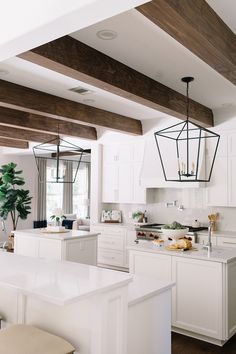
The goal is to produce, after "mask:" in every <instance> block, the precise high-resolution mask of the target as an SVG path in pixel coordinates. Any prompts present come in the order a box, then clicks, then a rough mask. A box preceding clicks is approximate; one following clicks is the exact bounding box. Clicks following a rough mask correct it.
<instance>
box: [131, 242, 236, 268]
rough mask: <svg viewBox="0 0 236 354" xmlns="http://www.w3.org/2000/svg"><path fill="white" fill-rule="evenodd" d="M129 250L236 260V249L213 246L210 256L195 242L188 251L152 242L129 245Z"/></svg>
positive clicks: (197, 257) (212, 260)
mask: <svg viewBox="0 0 236 354" xmlns="http://www.w3.org/2000/svg"><path fill="white" fill-rule="evenodd" d="M127 249H128V250H134V251H144V252H150V253H157V254H162V255H171V256H177V257H184V258H192V259H201V260H205V261H211V262H220V263H229V262H232V261H234V260H236V249H235V248H228V247H227V248H226V247H219V246H213V250H212V252H211V253H210V256H209V257H208V253H207V250H204V249H203V246H202V245H197V244H194V249H193V250H188V251H169V250H166V249H165V247H157V246H156V245H155V244H153V243H152V242H150V241H149V242H140V243H139V244H137V245H134V246H129V247H127Z"/></svg>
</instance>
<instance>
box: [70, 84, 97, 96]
mask: <svg viewBox="0 0 236 354" xmlns="http://www.w3.org/2000/svg"><path fill="white" fill-rule="evenodd" d="M69 91H72V92H75V93H78V94H79V95H88V94H89V93H92V91H91V90H88V89H86V88H84V87H82V86H77V87H73V88H71V89H69Z"/></svg>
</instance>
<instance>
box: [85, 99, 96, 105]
mask: <svg viewBox="0 0 236 354" xmlns="http://www.w3.org/2000/svg"><path fill="white" fill-rule="evenodd" d="M83 102H84V103H86V104H92V103H94V102H95V100H93V99H92V98H85V99H84V100H83Z"/></svg>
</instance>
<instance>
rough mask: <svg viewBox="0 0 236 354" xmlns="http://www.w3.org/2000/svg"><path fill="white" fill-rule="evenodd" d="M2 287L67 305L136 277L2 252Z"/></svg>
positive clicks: (83, 265)
mask: <svg viewBox="0 0 236 354" xmlns="http://www.w3.org/2000/svg"><path fill="white" fill-rule="evenodd" d="M0 269H1V273H0V286H4V287H10V288H13V289H15V290H16V291H18V292H20V293H22V294H25V295H30V296H35V297H38V298H40V299H42V300H44V301H47V302H50V303H53V304H57V305H66V304H70V303H72V302H75V301H79V300H81V299H84V298H86V297H88V296H92V295H96V294H98V293H102V292H105V291H108V290H112V289H115V288H117V287H120V286H123V285H125V284H128V283H129V282H131V281H132V278H133V276H132V275H130V274H128V273H124V272H117V271H113V270H109V269H103V268H98V267H95V266H89V265H86V264H80V263H74V262H66V261H55V260H48V259H42V258H31V257H24V256H20V255H15V254H11V253H7V252H0Z"/></svg>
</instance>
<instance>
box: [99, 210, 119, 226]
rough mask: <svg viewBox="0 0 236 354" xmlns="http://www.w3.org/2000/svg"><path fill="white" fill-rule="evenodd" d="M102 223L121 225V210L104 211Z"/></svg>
mask: <svg viewBox="0 0 236 354" xmlns="http://www.w3.org/2000/svg"><path fill="white" fill-rule="evenodd" d="M101 222H104V223H121V210H103V211H102V218H101Z"/></svg>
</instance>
